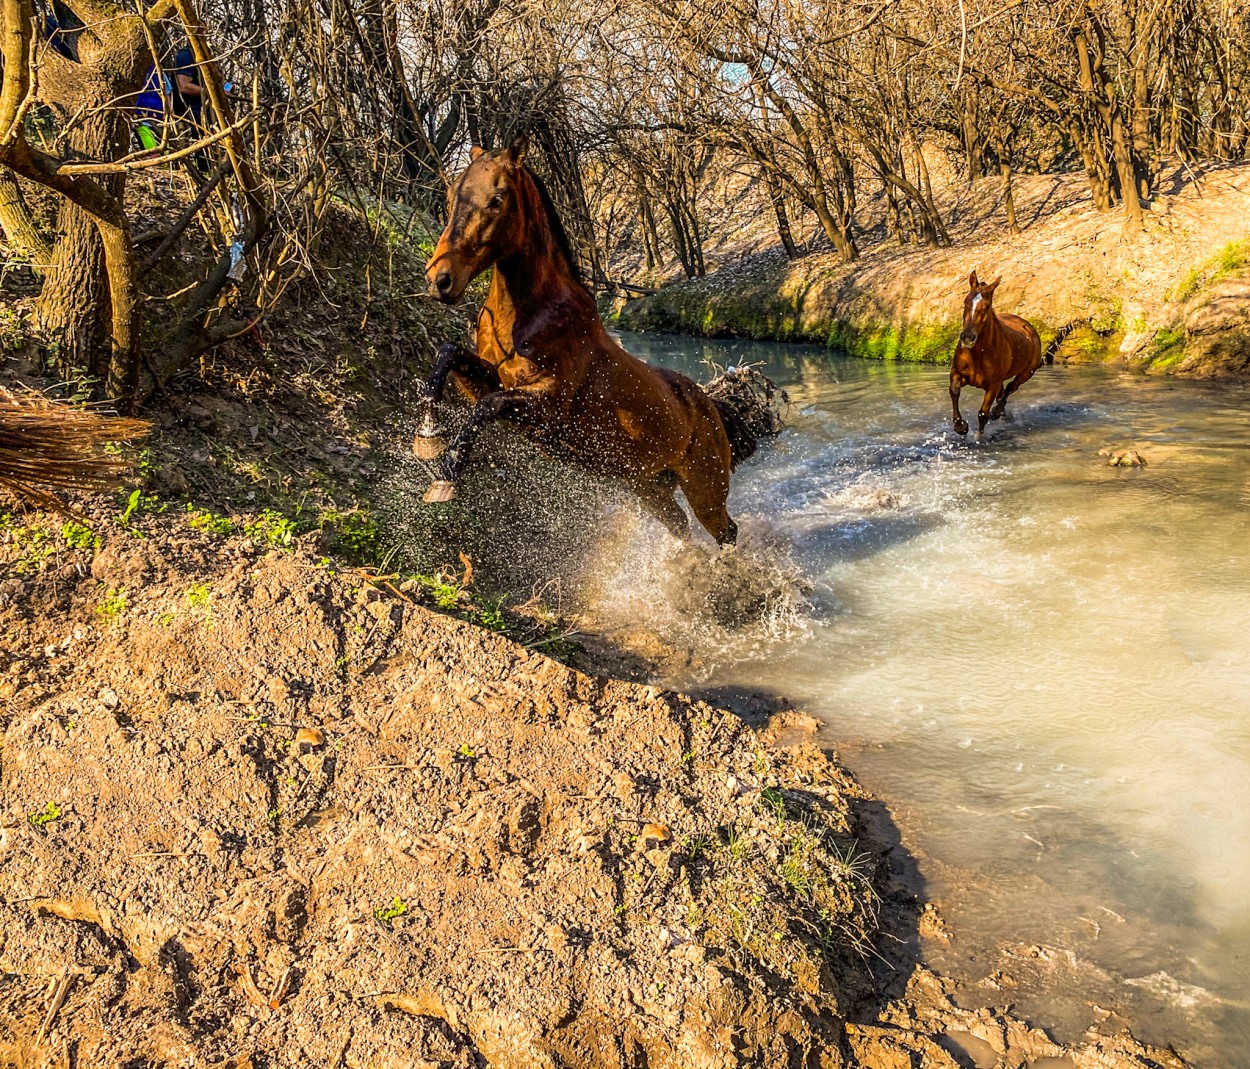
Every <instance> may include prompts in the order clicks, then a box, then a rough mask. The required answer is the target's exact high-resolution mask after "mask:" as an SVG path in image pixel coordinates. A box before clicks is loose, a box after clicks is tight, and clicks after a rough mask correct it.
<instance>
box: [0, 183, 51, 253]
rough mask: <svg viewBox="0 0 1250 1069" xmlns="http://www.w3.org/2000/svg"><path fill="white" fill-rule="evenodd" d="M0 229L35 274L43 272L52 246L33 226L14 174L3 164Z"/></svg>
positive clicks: (0, 189) (0, 185)
mask: <svg viewBox="0 0 1250 1069" xmlns="http://www.w3.org/2000/svg"><path fill="white" fill-rule="evenodd" d="M0 229H3V230H4V236H5V237H6V238H7V239H8V242H9V246H10V247H11V248H12V249H13V250H14V251H15V252H18V253H21V255H23V256H25V257H27V258H29V259H30V261H31V262H32V264H33V266H34V267H35V272H36V273H37V274H43V272H44V270H45V269H46V268H47V266H48V261H49V260H50V259H51V257H52V246H51V245H50V244H48V240H47V238H45V237H44V236H43V235H42V234H41V233H40V232H39V228H38V227H37V226H35V221H34V219H33V218H32V217H31V214H30V208H28V207H27V206H26V198H25V197H23V196H22V187H21V186H20V185H19V184H18V180H17V175H15V174H14V173H13V172H12V171H11V170H9V168H7V167H4V166H0Z"/></svg>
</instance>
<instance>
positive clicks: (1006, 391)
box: [990, 369, 1036, 419]
mask: <svg viewBox="0 0 1250 1069" xmlns="http://www.w3.org/2000/svg"><path fill="white" fill-rule="evenodd" d="M1035 370H1036V369H1035ZM1032 377H1033V372H1032V371H1022V372H1021V373H1020V374H1019V375H1017V376H1016V377H1015V378H1014V379H1012V380H1011V381H1010V382H1009V383H1008V384H1007V385H1006V386H1005V387H1004V388H1003V392H1002V393H1001V394H999V396H998V403H997V404H996V405H994V409H993V411H992V412H990V419H1001V418H1002V416H1003V414H1004V413H1005V412H1006V411H1007V398H1008V397H1010V396H1011V395H1012V394H1013V393H1015V392H1016V391H1017V390H1018V389H1020V387H1021V386H1023V385H1024V384H1025V383H1026V382H1028V381H1029V379H1031V378H1032Z"/></svg>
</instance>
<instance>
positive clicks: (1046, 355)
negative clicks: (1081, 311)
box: [1042, 319, 1087, 364]
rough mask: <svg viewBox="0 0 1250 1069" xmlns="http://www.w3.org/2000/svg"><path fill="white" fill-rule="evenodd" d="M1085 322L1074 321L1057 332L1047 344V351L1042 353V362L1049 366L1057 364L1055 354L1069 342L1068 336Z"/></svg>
mask: <svg viewBox="0 0 1250 1069" xmlns="http://www.w3.org/2000/svg"><path fill="white" fill-rule="evenodd" d="M1085 322H1087V320H1084V319H1074V320H1072V322H1071V323H1065V324H1064V325H1063V326H1062V327H1060V328H1059V329H1058V330H1057V331H1055V336H1054V337H1053V338H1051V339H1050V341H1048V342H1047V343H1046V349H1045V351H1044V352H1043V353H1042V360H1043V361H1044V362H1045V363H1047V364H1053V363H1054V362H1055V353H1057V352H1058V351H1059V348H1060V346H1062V345H1063V343H1064V342H1065V341H1066V340H1067V338H1068V335H1069V334H1071V333H1072V332H1073V331H1074V330H1076V328H1077V327H1079V326H1080V325H1081V324H1082V323H1085Z"/></svg>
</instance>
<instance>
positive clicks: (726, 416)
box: [703, 367, 790, 468]
mask: <svg viewBox="0 0 1250 1069" xmlns="http://www.w3.org/2000/svg"><path fill="white" fill-rule="evenodd" d="M703 391H704V393H706V394H707V395H708V397H709V398H711V401H712V404H714V405H715V406H716V411H717V412H718V413H719V414H720V418H721V423H723V424H724V425H725V434H726V436H727V437H728V438H729V451H730V456H731V457H732V466H733V467H735V468H736V467H737V466H738V465H739V464H741V463H742V462H743V461H744V460H746V459H747V457H749V456H751V455H752V454H753V453H754V452H755V450H756V449H757V448H759V442H760V439H761V438H769V437H772V436H773V435H776V434H779V433H781V428H782V425H783V409H784V407H785V406H787V405H789V404H790V398H789V397H787V396H786V392H785V390H782V389H778V387H777V384H776V383H774V382H773V381H772V379H770V378H768V376H767V375H764V374H763V373H762V372H761V371H759V369H758V368H754V367H731V368H728V369H727V370H726V371H725V372H723V373H722V374H720V375H717V376H716V378H714V379H713V380H712V381H711V382H709V383H708V384H707V385H706V386H704V387H703Z"/></svg>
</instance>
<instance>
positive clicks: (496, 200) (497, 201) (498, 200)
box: [486, 193, 503, 208]
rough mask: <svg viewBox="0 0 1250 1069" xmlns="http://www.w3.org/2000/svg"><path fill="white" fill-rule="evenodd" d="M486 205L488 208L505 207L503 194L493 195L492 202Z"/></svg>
mask: <svg viewBox="0 0 1250 1069" xmlns="http://www.w3.org/2000/svg"><path fill="white" fill-rule="evenodd" d="M486 206H487V207H488V208H502V207H503V194H502V193H496V194H495V195H494V196H493V197H491V199H490V203H489V204H487V205H486Z"/></svg>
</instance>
